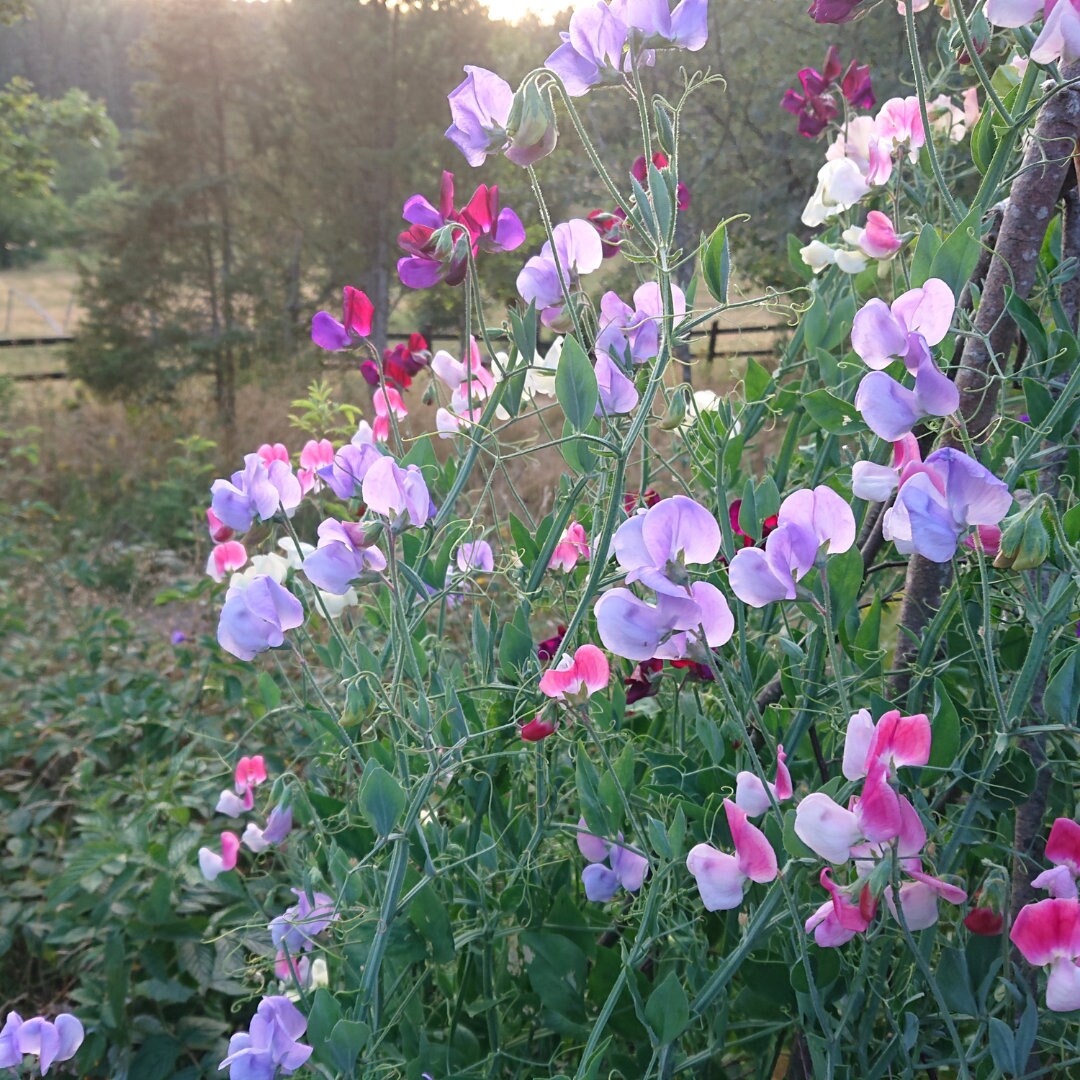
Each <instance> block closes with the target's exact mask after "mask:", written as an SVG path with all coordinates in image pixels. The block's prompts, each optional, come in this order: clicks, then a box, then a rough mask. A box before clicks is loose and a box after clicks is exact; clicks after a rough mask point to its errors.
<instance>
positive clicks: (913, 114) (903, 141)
mask: <svg viewBox="0 0 1080 1080" xmlns="http://www.w3.org/2000/svg"><path fill="white" fill-rule="evenodd" d="M874 124H875V126H876V128H877V135H878V137H879V138H881V139H885V140H886V141H887V142H889V143H891V145H892V146H893V148H896V147H901V146H906V147H907V148H908V160H909V161H910V162H911V163H912V165H914V164H915V163H916V162H917V161H918V160H919V150H920V149H921V148H922V147H923V146H925V145H926V132H925V131H924V130H923V122H922V110H921V109H920V107H919V99H918V98H917V97H914V96H913V97H906V98H899V97H895V98H889V100H888V101H886V102H885V104H884V105H882V106H881V109H880V110H879V112H878V114H877V116H876V117H875V118H874Z"/></svg>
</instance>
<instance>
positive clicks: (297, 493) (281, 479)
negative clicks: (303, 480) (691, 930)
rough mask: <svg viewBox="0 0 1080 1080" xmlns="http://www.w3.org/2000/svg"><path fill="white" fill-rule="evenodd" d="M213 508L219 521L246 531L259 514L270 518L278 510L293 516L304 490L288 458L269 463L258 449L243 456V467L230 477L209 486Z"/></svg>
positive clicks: (237, 529)
mask: <svg viewBox="0 0 1080 1080" xmlns="http://www.w3.org/2000/svg"><path fill="white" fill-rule="evenodd" d="M210 494H211V499H212V501H211V504H210V509H211V510H212V511H213V512H214V516H215V518H216V519H217V521H219V522H221V523H223V524H224V525H227V526H228V527H229V528H230V529H235V530H236V531H237V532H246V531H247V530H248V529H250V528H251V524H252V522H253V521H254V520H255V518H256V517H258V519H259V520H260V521H267V520H269V519H270V518H272V517H273V516H274V515H275V514H276V513H277V512H278V511H279V510H282V511H284V512H285V513H286V514H289V515H290V516H291V512H292V511H293V510H295V509H296V507H297V506H299V505H300V500H301V499H302V498H303V493H302V491H301V489H300V481H299V480H297V479H296V477H295V476H294V475H293V471H292V466H291V465H290V464H289V463H288V461H280V460H274V461H271V463H270V464H269V465H267V463H266V462H265V461H264V460H263V459H262V458H261V457H260V456H259V455H258V454H257V453H256V454H246V455H245V456H244V469H243V471H242V472H234V473H233V474H232V477H231V478H230V479H229V480H221V479H218V480H215V481H214V483H213V484H212V485H211V488H210Z"/></svg>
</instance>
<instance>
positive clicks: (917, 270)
mask: <svg viewBox="0 0 1080 1080" xmlns="http://www.w3.org/2000/svg"><path fill="white" fill-rule="evenodd" d="M940 247H941V237H940V236H939V235H938V231H937V229H935V228H934V226H933V225H924V226H923V227H922V231H921V232H920V233H919V239H918V240H916V241H915V254H914V255H912V257H911V286H912V288H915V289H917V288H920V287H921V286H922V285H924V284H925V283H926V279H927V278H928V277H930V276H931V273H930V268H931V267H932V266H933V264H934V256H935V255H937V253H938V249H939V248H940Z"/></svg>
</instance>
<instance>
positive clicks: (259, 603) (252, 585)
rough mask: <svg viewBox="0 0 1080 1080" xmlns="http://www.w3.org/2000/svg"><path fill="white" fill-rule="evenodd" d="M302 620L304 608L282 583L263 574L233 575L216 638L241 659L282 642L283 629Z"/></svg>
mask: <svg viewBox="0 0 1080 1080" xmlns="http://www.w3.org/2000/svg"><path fill="white" fill-rule="evenodd" d="M303 621H304V608H303V605H302V604H301V603H300V601H299V600H297V599H296V597H295V596H293V594H292V593H291V592H289V590H288V589H286V588H285V587H284V585H280V584H279V583H278V582H276V581H275V580H274V579H273V578H271V577H269V576H267V575H266V574H258V575H255V576H254V577H252V578H251V579H250V580H249V581H246V582H245V581H243V580H241V575H239V574H237V575H234V576H233V579H232V584H230V586H229V591H228V592H227V593H226V594H225V604H224V606H223V607H222V609H221V618H220V620H219V621H218V631H217V639H218V644H219V645H221V647H222V648H223V649H225V650H226V652H230V653H232V654H233V656H235V657H237V658H238V659H240V660H253V659H254V658H255V654H256V653H260V652H265V651H266V650H267V649H273V648H277V647H278V646H279V645H283V644H284V643H285V631H286V630H293V629H295V628H296V627H298V626H300V625H301V623H303Z"/></svg>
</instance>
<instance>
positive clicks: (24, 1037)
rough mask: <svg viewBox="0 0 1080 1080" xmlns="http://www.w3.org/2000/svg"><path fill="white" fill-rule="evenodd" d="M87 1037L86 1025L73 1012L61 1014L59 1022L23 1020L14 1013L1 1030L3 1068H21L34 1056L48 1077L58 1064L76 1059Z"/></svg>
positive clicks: (41, 1018)
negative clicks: (25, 1061)
mask: <svg viewBox="0 0 1080 1080" xmlns="http://www.w3.org/2000/svg"><path fill="white" fill-rule="evenodd" d="M83 1038H84V1032H83V1026H82V1024H81V1023H80V1021H79V1019H78V1017H76V1016H73V1015H72V1014H71V1013H60V1014H59V1015H58V1016H57V1018H56V1019H55V1020H46V1019H45V1018H44V1017H43V1016H34V1017H31V1018H30V1019H29V1020H23V1018H22V1017H21V1016H20V1015H19V1014H18V1013H17V1012H15V1011H14V1010H12V1011H11V1012H9V1013H8V1014H7V1017H6V1018H5V1020H4V1027H3V1029H2V1030H0V1069H19V1068H21V1067H22V1063H23V1057H24V1056H25V1055H27V1054H33V1055H34V1056H35V1057H36V1058H37V1059H38V1065H39V1066H40V1068H41V1075H42V1076H48V1074H49V1069H50V1068H52V1065H53V1063H54V1062H57V1061H67V1060H69V1059H70V1058H72V1057H74V1056H75V1053H76V1051H77V1050H78V1049H79V1047H80V1046H82V1043H83Z"/></svg>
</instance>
